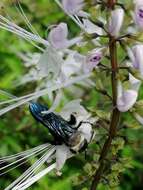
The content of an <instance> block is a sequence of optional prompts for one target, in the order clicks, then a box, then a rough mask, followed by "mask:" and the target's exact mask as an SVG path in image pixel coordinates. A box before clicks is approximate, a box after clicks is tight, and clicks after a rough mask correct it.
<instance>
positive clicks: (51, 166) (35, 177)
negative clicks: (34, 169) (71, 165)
mask: <svg viewBox="0 0 143 190" xmlns="http://www.w3.org/2000/svg"><path fill="white" fill-rule="evenodd" d="M55 168H56V164H55V163H54V164H52V165H50V166H49V167H48V168H46V169H44V170H43V171H41V172H39V173H38V174H37V175H35V176H33V177H32V178H31V179H30V180H27V181H26V182H25V183H24V184H21V185H20V186H18V187H16V188H13V190H19V189H20V190H25V189H27V188H28V187H30V186H31V185H32V184H34V183H35V182H36V181H38V180H39V179H41V178H42V177H43V176H45V175H46V174H47V173H49V172H50V171H51V170H53V169H55ZM5 190H6V189H5Z"/></svg>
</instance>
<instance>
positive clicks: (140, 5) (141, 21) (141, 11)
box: [134, 0, 143, 29]
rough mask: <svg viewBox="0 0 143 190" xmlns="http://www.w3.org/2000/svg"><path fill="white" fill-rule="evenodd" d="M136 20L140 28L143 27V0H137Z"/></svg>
mask: <svg viewBox="0 0 143 190" xmlns="http://www.w3.org/2000/svg"><path fill="white" fill-rule="evenodd" d="M134 20H135V23H136V25H137V26H138V28H140V29H143V1H142V0H135V12H134Z"/></svg>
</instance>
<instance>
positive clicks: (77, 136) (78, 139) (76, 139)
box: [69, 131, 87, 152]
mask: <svg viewBox="0 0 143 190" xmlns="http://www.w3.org/2000/svg"><path fill="white" fill-rule="evenodd" d="M69 146H70V149H71V151H73V152H81V151H84V150H85V149H86V148H87V141H86V139H85V138H84V136H83V135H82V134H81V133H80V132H79V131H77V132H76V133H74V134H73V135H72V136H71V138H70V139H69Z"/></svg>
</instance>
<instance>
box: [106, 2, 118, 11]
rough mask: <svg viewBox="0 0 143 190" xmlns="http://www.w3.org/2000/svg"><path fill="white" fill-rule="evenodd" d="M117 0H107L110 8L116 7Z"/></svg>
mask: <svg viewBox="0 0 143 190" xmlns="http://www.w3.org/2000/svg"><path fill="white" fill-rule="evenodd" d="M116 1H117V0H108V1H107V5H108V7H109V8H110V9H113V8H114V5H115V3H116Z"/></svg>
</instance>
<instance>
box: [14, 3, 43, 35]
mask: <svg viewBox="0 0 143 190" xmlns="http://www.w3.org/2000/svg"><path fill="white" fill-rule="evenodd" d="M16 2H17V3H16V4H15V7H16V9H17V10H18V12H19V13H20V15H21V17H22V18H23V19H24V21H25V23H26V25H27V26H28V28H29V29H30V30H31V31H32V32H33V34H36V35H37V36H39V37H40V35H39V34H38V32H37V31H36V29H35V28H34V27H33V26H32V24H31V23H30V21H29V19H28V18H27V16H26V14H25V13H24V11H23V8H22V6H21V5H20V2H19V0H17V1H16ZM17 4H18V6H17Z"/></svg>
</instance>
